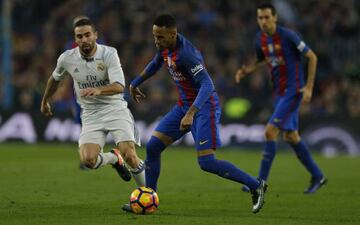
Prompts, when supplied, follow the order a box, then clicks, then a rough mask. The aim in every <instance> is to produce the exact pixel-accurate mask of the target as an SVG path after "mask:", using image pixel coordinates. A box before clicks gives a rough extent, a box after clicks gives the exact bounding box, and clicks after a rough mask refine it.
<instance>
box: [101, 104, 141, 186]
mask: <svg viewBox="0 0 360 225" xmlns="http://www.w3.org/2000/svg"><path fill="white" fill-rule="evenodd" d="M108 114H110V115H109V117H106V118H103V119H102V121H103V123H104V127H105V129H106V130H108V131H109V132H110V134H111V136H112V137H113V139H114V141H115V143H116V145H117V147H118V150H119V152H120V154H121V156H122V158H123V159H124V161H125V162H126V164H127V165H128V167H129V169H130V172H131V174H132V175H133V177H134V179H135V181H136V183H137V185H138V186H145V165H144V162H143V161H142V160H141V159H140V158H139V157H138V156H137V154H136V148H135V144H137V145H140V137H139V135H138V132H137V129H136V127H135V121H134V118H133V116H132V114H131V112H130V110H129V109H127V108H125V109H118V108H110V109H109V112H108ZM115 152H116V151H115ZM115 169H116V170H117V172H118V173H119V174H120V175H121V171H119V170H118V168H117V167H115Z"/></svg>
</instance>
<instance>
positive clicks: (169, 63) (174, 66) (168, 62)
mask: <svg viewBox="0 0 360 225" xmlns="http://www.w3.org/2000/svg"><path fill="white" fill-rule="evenodd" d="M164 60H165V62H167V65H168V67H173V69H176V64H175V62H174V61H172V59H171V57H170V56H168V57H167V58H164Z"/></svg>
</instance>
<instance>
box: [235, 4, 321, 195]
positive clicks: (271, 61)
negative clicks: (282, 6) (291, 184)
mask: <svg viewBox="0 0 360 225" xmlns="http://www.w3.org/2000/svg"><path fill="white" fill-rule="evenodd" d="M257 22H258V24H259V27H260V30H261V31H260V32H259V33H258V34H257V35H256V54H257V61H256V62H255V63H252V64H250V65H247V66H242V68H240V69H239V70H238V71H237V72H236V75H235V81H236V83H239V82H240V80H241V79H242V78H243V77H244V76H245V75H248V74H251V73H252V72H254V71H255V70H257V69H258V68H260V67H262V66H265V65H268V67H269V68H270V71H271V80H272V83H273V96H274V100H275V101H274V112H273V114H272V116H271V118H270V119H269V121H268V123H267V125H266V127H265V138H266V144H265V149H264V153H263V159H262V161H261V165H260V171H259V179H262V180H267V179H268V176H269V172H270V168H271V165H272V162H273V159H274V157H275V153H276V139H277V137H278V134H279V133H280V131H282V132H283V138H284V140H285V141H286V142H288V143H289V144H290V145H291V147H292V148H293V149H294V151H295V153H296V155H297V157H298V158H299V160H300V162H301V163H302V164H303V165H304V166H305V168H306V169H307V170H308V171H309V172H310V174H311V181H310V186H309V187H308V188H307V189H306V190H305V192H304V193H307V194H308V193H314V192H316V191H317V190H318V189H319V188H320V187H321V186H322V185H323V184H325V183H326V181H327V180H326V178H325V177H324V175H323V173H322V171H321V170H320V168H319V167H318V166H317V165H316V163H315V162H314V160H313V159H312V157H311V155H310V152H309V149H308V148H307V146H306V145H305V143H304V142H303V141H302V140H301V137H300V135H299V132H298V123H299V121H298V120H299V112H298V110H299V107H300V104H301V101H303V102H304V103H308V102H310V100H311V96H312V92H313V86H314V78H315V73H316V65H317V57H316V55H315V53H314V52H313V51H312V50H311V49H310V48H309V47H308V46H307V45H306V44H305V42H304V41H303V40H302V39H301V38H300V36H299V35H298V34H297V33H295V32H294V31H292V30H290V29H287V28H285V27H282V26H279V25H277V24H276V22H277V14H276V10H275V8H274V6H273V5H271V4H263V5H261V6H259V7H258V8H257ZM302 56H305V58H306V59H307V60H308V67H307V82H306V84H305V82H304V71H303V68H302V64H301V57H302ZM244 189H245V190H246V187H244Z"/></svg>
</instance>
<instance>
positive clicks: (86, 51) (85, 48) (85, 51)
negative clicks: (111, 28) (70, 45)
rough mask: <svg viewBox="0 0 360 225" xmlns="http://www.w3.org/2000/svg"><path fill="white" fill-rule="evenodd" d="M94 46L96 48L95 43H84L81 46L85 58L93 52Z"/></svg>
mask: <svg viewBox="0 0 360 225" xmlns="http://www.w3.org/2000/svg"><path fill="white" fill-rule="evenodd" d="M94 46H95V43H91V44H88V43H84V44H83V45H82V46H81V51H82V53H83V54H84V55H85V56H88V55H89V54H90V53H91V51H92V50H93V49H94Z"/></svg>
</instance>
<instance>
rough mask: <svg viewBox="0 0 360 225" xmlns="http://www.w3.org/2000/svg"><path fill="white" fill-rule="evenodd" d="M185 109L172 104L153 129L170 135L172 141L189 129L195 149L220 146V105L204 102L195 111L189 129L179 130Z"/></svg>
mask: <svg viewBox="0 0 360 225" xmlns="http://www.w3.org/2000/svg"><path fill="white" fill-rule="evenodd" d="M186 111H187V109H184V108H182V107H180V106H178V105H176V106H174V107H173V108H172V109H171V110H170V111H169V112H168V113H167V114H166V115H165V116H164V117H163V118H162V119H161V120H160V122H159V124H158V125H157V127H156V128H155V131H158V132H160V133H163V134H165V135H167V136H170V137H172V138H173V140H174V141H176V140H178V139H180V138H181V137H182V136H184V135H185V134H186V133H187V132H189V131H191V134H192V136H193V138H194V141H195V145H196V149H197V150H204V149H216V148H218V147H220V146H221V141H220V134H219V129H220V116H221V109H220V107H219V106H216V107H215V106H211V105H210V104H204V106H203V107H201V109H200V111H199V112H197V113H196V115H195V117H194V121H193V124H192V126H191V128H190V130H188V131H181V130H180V122H181V119H182V118H183V117H184V116H185V113H186Z"/></svg>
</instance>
